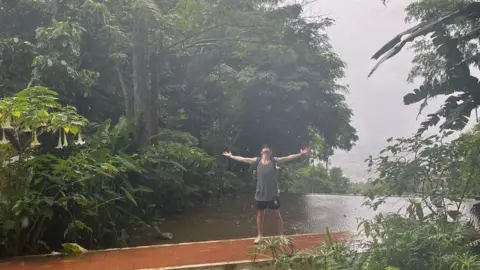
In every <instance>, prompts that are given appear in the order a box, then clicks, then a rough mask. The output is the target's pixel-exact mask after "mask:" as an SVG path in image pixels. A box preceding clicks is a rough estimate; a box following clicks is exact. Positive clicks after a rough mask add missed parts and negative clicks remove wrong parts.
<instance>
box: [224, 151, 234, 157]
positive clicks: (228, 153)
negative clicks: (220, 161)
mask: <svg viewBox="0 0 480 270" xmlns="http://www.w3.org/2000/svg"><path fill="white" fill-rule="evenodd" d="M223 155H224V156H226V157H231V156H232V152H223Z"/></svg>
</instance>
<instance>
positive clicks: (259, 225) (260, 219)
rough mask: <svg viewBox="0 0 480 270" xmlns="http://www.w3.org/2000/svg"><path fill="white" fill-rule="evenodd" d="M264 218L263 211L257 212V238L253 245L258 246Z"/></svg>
mask: <svg viewBox="0 0 480 270" xmlns="http://www.w3.org/2000/svg"><path fill="white" fill-rule="evenodd" d="M264 217H265V210H257V238H256V239H255V241H254V243H255V244H258V243H259V242H260V241H261V240H262V237H263V220H264Z"/></svg>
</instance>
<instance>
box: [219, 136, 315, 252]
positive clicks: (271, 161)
mask: <svg viewBox="0 0 480 270" xmlns="http://www.w3.org/2000/svg"><path fill="white" fill-rule="evenodd" d="M308 152H309V150H308V149H302V150H300V153H298V154H293V155H289V156H286V157H278V158H276V157H272V150H270V148H269V147H268V145H264V146H263V147H262V150H261V152H260V154H261V156H260V157H257V158H246V157H239V156H234V155H232V153H230V152H225V153H223V155H224V156H226V157H229V158H231V159H233V160H236V161H240V162H245V163H249V164H256V165H257V190H256V192H255V201H256V203H257V233H258V235H257V238H256V239H255V241H254V243H255V244H258V243H260V241H261V240H262V237H263V218H264V216H265V209H267V208H268V209H270V210H272V211H273V214H274V215H275V219H276V221H277V229H278V234H279V235H283V220H282V216H281V214H280V198H279V195H278V183H277V181H278V174H277V171H276V164H277V163H278V164H282V163H285V162H289V161H292V160H295V159H297V158H299V157H301V156H302V155H305V154H307V153H308Z"/></svg>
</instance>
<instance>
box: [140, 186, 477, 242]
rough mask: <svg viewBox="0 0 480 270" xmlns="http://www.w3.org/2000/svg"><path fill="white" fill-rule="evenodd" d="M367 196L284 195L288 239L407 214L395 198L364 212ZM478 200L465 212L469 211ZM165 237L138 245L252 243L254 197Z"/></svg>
mask: <svg viewBox="0 0 480 270" xmlns="http://www.w3.org/2000/svg"><path fill="white" fill-rule="evenodd" d="M364 201H365V198H364V197H362V196H338V195H320V194H311V195H304V196H301V195H291V194H282V195H281V203H282V210H281V211H282V215H283V218H284V221H285V233H286V234H296V233H315V232H325V230H326V227H327V226H328V227H329V228H330V229H331V230H332V231H349V232H357V227H358V224H359V222H360V221H361V219H372V218H373V217H374V216H375V215H376V214H377V213H378V212H382V213H394V212H401V213H405V210H406V209H405V207H406V206H407V198H403V197H391V198H388V199H387V200H386V203H385V204H382V205H380V207H379V208H378V211H377V212H375V211H373V210H371V209H369V208H368V207H367V206H362V204H363V202H364ZM473 202H474V201H473V200H471V201H467V202H466V204H465V206H464V207H463V208H462V210H463V212H464V213H465V209H470V207H471V205H472V204H473ZM161 229H162V231H165V232H171V233H173V235H174V236H175V238H174V239H173V240H169V241H164V240H154V238H155V237H154V235H153V234H149V233H144V234H142V235H139V236H137V237H136V238H135V239H134V241H133V243H132V244H133V245H151V244H156V243H182V242H194V241H208V240H220V239H232V238H244V237H253V236H255V235H256V223H255V204H254V201H253V196H248V195H245V196H240V197H237V198H236V199H223V200H221V201H218V202H212V203H211V204H208V205H204V206H199V207H194V208H191V209H189V210H187V211H186V212H185V213H183V214H182V215H180V216H179V217H178V218H177V219H176V220H172V219H170V220H168V221H166V222H165V223H164V224H162V225H161ZM264 229H265V235H267V236H269V235H274V234H275V233H276V228H275V220H274V217H273V215H271V214H269V213H267V215H266V217H265V228H264Z"/></svg>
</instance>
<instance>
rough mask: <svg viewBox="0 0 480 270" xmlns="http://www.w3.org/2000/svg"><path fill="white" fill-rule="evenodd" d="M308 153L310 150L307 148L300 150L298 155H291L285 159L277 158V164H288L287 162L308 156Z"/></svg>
mask: <svg viewBox="0 0 480 270" xmlns="http://www.w3.org/2000/svg"><path fill="white" fill-rule="evenodd" d="M309 151H310V149H308V148H304V149H302V150H300V153H298V154H293V155H289V156H286V157H278V158H277V163H285V162H289V161H293V160H295V159H297V158H299V157H301V156H303V155H306V154H308V152H309Z"/></svg>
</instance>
